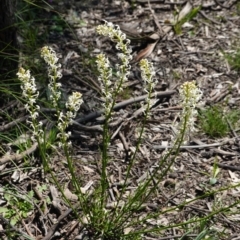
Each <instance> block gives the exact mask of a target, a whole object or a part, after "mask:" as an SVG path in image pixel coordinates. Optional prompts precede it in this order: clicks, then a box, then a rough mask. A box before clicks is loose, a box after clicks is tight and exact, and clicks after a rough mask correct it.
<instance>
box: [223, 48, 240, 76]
mask: <svg viewBox="0 0 240 240" xmlns="http://www.w3.org/2000/svg"><path fill="white" fill-rule="evenodd" d="M224 56H225V58H226V59H227V61H228V63H229V65H230V66H231V67H232V68H233V69H234V70H236V71H237V72H238V73H239V72H240V47H239V48H237V49H236V51H235V52H234V53H231V54H224Z"/></svg>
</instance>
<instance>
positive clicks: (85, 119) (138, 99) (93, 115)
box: [76, 90, 176, 123]
mask: <svg viewBox="0 0 240 240" xmlns="http://www.w3.org/2000/svg"><path fill="white" fill-rule="evenodd" d="M175 92H176V91H174V90H170V91H165V92H156V93H154V94H152V97H157V98H164V97H170V96H171V95H173V94H174V93H175ZM147 97H148V94H145V95H143V96H139V97H135V98H130V99H128V100H126V101H123V102H120V103H118V104H116V105H115V106H114V108H113V110H118V109H120V108H123V107H126V106H128V105H130V104H133V103H136V102H141V101H144V100H145V99H146V98H147ZM103 113H104V110H100V111H97V112H93V113H90V114H88V115H87V116H85V117H82V118H79V119H76V122H78V123H82V122H88V121H90V120H93V119H95V118H97V117H100V116H101V115H102V114H103Z"/></svg>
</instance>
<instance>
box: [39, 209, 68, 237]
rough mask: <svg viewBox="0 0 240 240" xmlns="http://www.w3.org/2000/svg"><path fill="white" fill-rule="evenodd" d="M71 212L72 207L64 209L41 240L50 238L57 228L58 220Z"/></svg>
mask: <svg viewBox="0 0 240 240" xmlns="http://www.w3.org/2000/svg"><path fill="white" fill-rule="evenodd" d="M71 212H72V209H71V208H69V209H68V210H66V211H65V212H64V213H63V214H62V215H61V216H59V218H58V219H57V223H55V224H54V225H53V226H52V227H51V229H50V231H49V232H48V234H47V235H46V236H45V237H44V238H43V239H42V240H49V239H51V237H52V235H53V234H54V232H55V231H56V229H57V228H58V225H59V224H60V222H61V221H62V220H63V219H64V218H65V217H67V216H68V215H69V214H70V213H71Z"/></svg>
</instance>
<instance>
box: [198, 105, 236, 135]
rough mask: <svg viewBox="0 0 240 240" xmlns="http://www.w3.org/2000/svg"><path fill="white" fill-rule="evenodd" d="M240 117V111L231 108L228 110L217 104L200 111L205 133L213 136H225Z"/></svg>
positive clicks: (201, 124)
mask: <svg viewBox="0 0 240 240" xmlns="http://www.w3.org/2000/svg"><path fill="white" fill-rule="evenodd" d="M239 117H240V111H238V110H230V111H228V112H226V111H225V110H224V108H223V107H222V106H219V105H215V106H211V107H208V108H206V109H203V110H201V111H200V114H199V120H200V126H201V128H202V130H203V131H204V133H206V134H207V135H208V136H210V137H213V138H218V137H224V136H226V135H227V134H228V133H229V132H230V131H231V128H230V126H232V127H234V128H235V127H236V125H237V123H238V121H239Z"/></svg>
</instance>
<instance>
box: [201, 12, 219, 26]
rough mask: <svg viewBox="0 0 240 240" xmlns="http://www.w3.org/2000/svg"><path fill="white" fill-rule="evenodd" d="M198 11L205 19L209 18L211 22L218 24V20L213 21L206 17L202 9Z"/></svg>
mask: <svg viewBox="0 0 240 240" xmlns="http://www.w3.org/2000/svg"><path fill="white" fill-rule="evenodd" d="M199 13H200V14H201V15H202V16H203V17H204V18H206V19H207V20H209V21H211V22H213V23H215V24H217V25H219V24H220V23H219V22H217V21H215V20H214V19H212V18H210V17H208V16H207V15H206V14H205V13H204V12H203V11H199Z"/></svg>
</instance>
